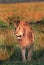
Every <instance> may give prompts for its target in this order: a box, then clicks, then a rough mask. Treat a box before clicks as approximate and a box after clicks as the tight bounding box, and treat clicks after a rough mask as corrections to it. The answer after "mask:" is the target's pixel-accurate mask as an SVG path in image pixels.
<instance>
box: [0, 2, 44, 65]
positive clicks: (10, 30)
mask: <svg viewBox="0 0 44 65" xmlns="http://www.w3.org/2000/svg"><path fill="white" fill-rule="evenodd" d="M11 16H15V17H17V16H19V17H20V18H21V19H25V20H28V21H30V20H31V21H32V22H33V21H35V22H36V21H38V20H41V19H43V18H44V2H36V3H34V2H33V3H14V4H12V3H11V4H0V45H2V46H3V45H8V47H7V48H6V50H5V47H4V48H2V47H0V58H1V59H3V61H1V59H0V65H44V24H36V25H35V24H33V25H32V27H33V30H34V31H35V42H34V52H33V57H32V61H31V62H26V63H25V62H22V56H21V51H20V48H19V45H18V42H16V41H17V40H16V38H15V34H14V27H13V25H12V26H10V25H8V24H7V23H6V22H7V21H6V19H7V17H11ZM43 22H44V20H43ZM16 43H17V45H16V47H15V44H16ZM11 45H12V47H13V49H12V50H11ZM8 53H9V54H8ZM11 53H12V55H11ZM8 56H9V59H8V60H5V58H6V57H7V58H8Z"/></svg>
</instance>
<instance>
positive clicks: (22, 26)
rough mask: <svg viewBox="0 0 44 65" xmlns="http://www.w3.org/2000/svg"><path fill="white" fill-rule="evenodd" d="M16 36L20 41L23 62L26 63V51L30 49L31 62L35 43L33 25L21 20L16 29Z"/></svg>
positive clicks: (29, 59) (28, 58)
mask: <svg viewBox="0 0 44 65" xmlns="http://www.w3.org/2000/svg"><path fill="white" fill-rule="evenodd" d="M15 35H16V37H17V39H18V41H19V45H20V49H21V52H22V60H23V61H26V57H25V53H26V49H28V56H27V60H28V61H31V59H32V51H33V42H34V31H33V29H32V27H31V25H30V24H29V23H28V22H26V21H23V20H21V21H20V22H19V24H18V26H17V28H16V31H15Z"/></svg>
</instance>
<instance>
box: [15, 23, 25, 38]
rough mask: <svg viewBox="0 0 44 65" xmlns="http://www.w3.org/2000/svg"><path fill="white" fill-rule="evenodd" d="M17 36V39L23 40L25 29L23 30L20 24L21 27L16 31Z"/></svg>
mask: <svg viewBox="0 0 44 65" xmlns="http://www.w3.org/2000/svg"><path fill="white" fill-rule="evenodd" d="M15 34H16V36H17V39H21V38H22V37H23V34H24V28H23V26H22V24H20V23H19V25H18V27H17V29H16V31H15Z"/></svg>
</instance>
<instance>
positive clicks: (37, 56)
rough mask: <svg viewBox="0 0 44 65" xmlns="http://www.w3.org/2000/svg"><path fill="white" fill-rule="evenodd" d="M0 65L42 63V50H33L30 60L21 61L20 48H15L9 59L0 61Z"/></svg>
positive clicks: (38, 64) (43, 55) (43, 59)
mask: <svg viewBox="0 0 44 65" xmlns="http://www.w3.org/2000/svg"><path fill="white" fill-rule="evenodd" d="M0 65H44V50H41V51H40V50H39V51H34V52H33V57H32V61H30V62H28V61H27V62H22V57H21V51H20V48H16V49H15V51H14V54H13V55H12V56H11V57H10V59H8V60H5V61H0Z"/></svg>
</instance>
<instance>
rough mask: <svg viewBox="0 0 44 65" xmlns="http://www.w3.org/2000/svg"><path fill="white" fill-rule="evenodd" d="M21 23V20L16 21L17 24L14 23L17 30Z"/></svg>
mask: <svg viewBox="0 0 44 65" xmlns="http://www.w3.org/2000/svg"><path fill="white" fill-rule="evenodd" d="M19 23H20V20H17V21H15V22H14V26H15V27H16V28H17V27H18V25H19Z"/></svg>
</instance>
